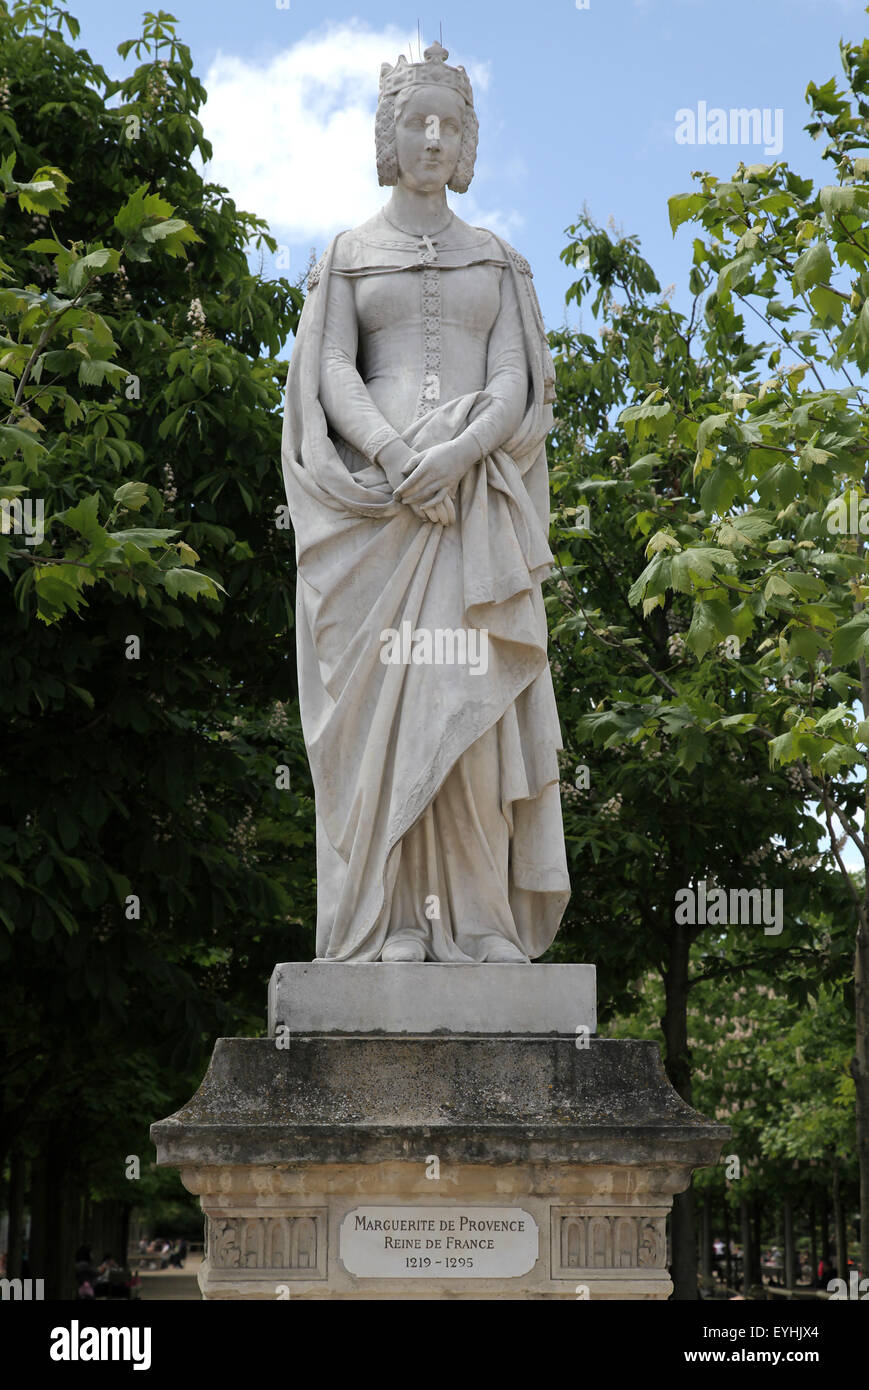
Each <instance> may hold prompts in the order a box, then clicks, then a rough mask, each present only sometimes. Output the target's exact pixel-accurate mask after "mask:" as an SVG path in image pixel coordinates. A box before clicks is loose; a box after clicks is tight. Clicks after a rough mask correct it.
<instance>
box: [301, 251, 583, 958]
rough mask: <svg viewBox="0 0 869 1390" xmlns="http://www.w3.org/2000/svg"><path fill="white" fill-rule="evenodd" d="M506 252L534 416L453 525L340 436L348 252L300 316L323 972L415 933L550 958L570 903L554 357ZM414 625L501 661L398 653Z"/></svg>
mask: <svg viewBox="0 0 869 1390" xmlns="http://www.w3.org/2000/svg"><path fill="white" fill-rule="evenodd" d="M493 240H494V239H493ZM498 245H499V247H500V250H501V252H502V253H503V257H504V261H505V263H506V265H507V267H508V269H507V271H506V272H505V273H507V274H509V275H510V276H511V277H512V290H514V291H515V300H514V301H513V303H514V306H515V302H516V300H518V303H519V306H520V310H521V316H522V331H523V337H524V344H525V353H526V359H527V368H528V403H527V408H526V410H525V412H524V415H523V418H522V420H521V423H520V425H519V426H518V429H517V430H516V432H515V433H514V435H513V437H512V438H511V439H509V440H506V441H505V443H504V446H503V447H500V448H494V449H492V451H491V452H490V453H487V454H486V456H485V457H484V458H483V459H482V461H481V462H480V463H478V464H474V465H473V466H472V467H471V469H470V470H469V472H468V473H467V474H466V475H465V477H464V478H463V480H462V482H461V484H460V486H459V490H458V493H457V495H456V511H457V520H456V524H455V525H454V526H449V527H442V526H436V525H432V524H430V523H429V522H426V521H423V520H420V519H419V518H418V517H417V516H416V515H415V514H414V513H413V512H412V511H411V509H410V508H409V507H408V506H406V505H404V504H402V503H401V502H396V501H394V500H393V496H392V489H391V487H390V485H389V483H388V482H387V480H386V478H385V475H384V474H383V473H382V471H381V469H380V468H379V467H378V466H377V465H376V464H373V465H369V466H367V467H363V468H361V469H359V470H358V471H356V472H351V471H350V470H349V469H348V467H347V464H346V462H345V460H344V459H343V458H342V456H341V452H340V445H339V446H338V447H336V442H335V439H334V438H333V437H332V436H331V435H330V424H329V420H328V419H327V416H326V413H325V411H324V409H323V405H322V402H321V380H320V378H321V364H322V351H323V339H324V323H325V317H326V306H327V302H328V295H329V286H330V278H331V262H332V259H333V255H334V247H335V243H333V246H332V247H331V248H330V250H329V252H327V255H326V257H325V258H324V261H323V262H322V265H321V267H320V275H319V283H318V284H317V287H316V289H315V290H314V291H312V293H311V294H309V296H308V299H307V301H306V304H305V309H304V311H303V314H302V318H301V322H300V325H299V332H298V335H297V339H296V344H295V348H294V352H293V358H292V363H291V366H290V371H289V375H288V379H287V394H286V403H285V412H284V438H283V450H282V462H283V472H284V480H285V484H286V489H287V499H288V502H289V506H290V511H291V515H292V520H293V525H294V529H295V534H296V552H297V562H298V581H297V605H296V606H297V643H298V664H299V689H300V703H301V715H302V724H303V730H304V734H305V741H306V744H307V748H308V756H309V759H310V763H311V770H312V775H313V781H314V789H315V796H316V810H317V873H318V889H317V891H318V914H317V958H318V959H323V960H359V961H364V960H377V959H379V957H380V954H381V952H382V950H383V947H384V945H385V943H386V940H387V937H388V936H391V935H394V934H395V932H396V931H398V930H400V929H404V930H412V931H416V932H418V933H420V934H421V935H423V936H424V937H425V942H426V949H427V953H428V955H429V958H431V959H436V960H450V961H461V960H469V959H483V958H484V956H485V944H484V943H485V938H486V937H487V935H488V936H490V937H491V936H493V935H494V936H502V937H506V938H507V939H509V940H511V941H512V942H513V944H514V945H518V946H519V947H520V949H521V950H522V951H524V953H525V954H526V955H528V956H537V955H540V954H541V953H542V952H543V951H544V950H545V949H546V947H547V946H548V945H549V944H550V942H551V941H552V939H553V937H554V935H555V932H556V930H557V927H558V923H559V921H560V919H561V915H562V913H563V911H564V907H565V904H566V902H567V898H568V895H569V886H568V877H567V866H566V858H565V851H564V836H563V830H562V824H561V808H560V801H559V794H558V764H557V750H558V749H559V748H560V746H561V744H560V734H559V726H558V716H557V711H556V707H555V699H554V695H553V691H552V682H551V677H550V673H549V667H548V663H547V657H546V643H547V632H546V618H545V612H544V608H543V601H542V596H541V592H540V585H541V583H542V580H543V579H544V578H545V577H546V576H547V575H548V573H549V569H550V566H551V563H552V556H551V554H550V551H549V547H548V542H547V527H548V517H549V489H548V475H547V469H546V455H545V448H544V441H545V438H546V434H547V431H548V429H549V427H550V425H551V418H552V417H551V406H550V404H549V402H550V401H551V399H552V396H553V391H552V386H553V373H552V362H551V358H550V356H549V352H548V347H547V345H546V339H545V336H544V334H543V328H542V322H541V320H540V314H539V308H538V306H537V301H536V296H535V294H534V290H533V287H532V285H531V281H530V277H529V276H528V275H527V274H525V273H524V272H523V270H522V269H521V266H520V264H517V258H514V255H511V253H510V248H508V247H506V246H504V245H503V244H501V243H498ZM489 404H490V398H489V397H488V396H487V394H486V391H485V390H482V391H473V392H469V393H468V394H467V395H464V396H460V397H456V398H454V399H451V400H447V401H445V402H443V403H441V404H439V405H437V406H436V407H435V408H433V409H431V410H430V411H428V412H427V413H426V414H425V415H423V417H422V418H421V419H418V420H416V421H415V422H414V423H413V424H412V425H410V426H409V427H408V428H407V429H406V430H405V431H403V432H401V437H402V438H403V439H404V440H405V441H406V442H407V443H408V444H409V445H410V446H411V447H412V449H413V450H414V451H419V450H422V449H424V448H427V447H430V446H431V445H433V444H436V443H441V442H444V441H447V440H450V439H455V438H457V437H458V436H459V435H460V434H461V433H462V432H463V431H464V430H465V429H466V428H467V427H468V426H469V425H473V422H474V420H475V419H479V418H481V417H482V416H484V415H485V412H486V410H487V406H488V405H489ZM407 623H409V624H411V625H412V630H413V631H417V630H419V631H424V632H427V633H432V632H435V631H437V630H440V631H445V630H446V631H450V632H455V631H456V630H465V631H468V630H471V629H478V630H480V632H481V633H485V634H486V648H487V662H486V669H485V670H483V669H482V668H481V666H480V664H479V663H478V665H477V667H476V668H475V667H474V666H473V665H471V664H470V663H468V664H465V665H461V664H455V663H451V664H415V663H414V662H413V661H412V660H411V661H410V662H409V663H405V662H404V661H397V662H389V661H387V660H385V659H384V656H383V653H384V638H383V634H384V633H387V632H389V631H390V630H393V631H400V630H401V629H402V624H407ZM471 865H476V870H475V874H474V876H473V877H472V878H471V879H469V868H470V866H471ZM433 901H434V903H435V906H433ZM408 917H411V919H412V920H407V919H408Z"/></svg>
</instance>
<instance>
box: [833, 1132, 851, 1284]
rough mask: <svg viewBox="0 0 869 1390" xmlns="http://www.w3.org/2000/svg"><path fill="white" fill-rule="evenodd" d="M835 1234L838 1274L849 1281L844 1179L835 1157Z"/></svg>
mask: <svg viewBox="0 0 869 1390" xmlns="http://www.w3.org/2000/svg"><path fill="white" fill-rule="evenodd" d="M833 1234H834V1236H835V1240H836V1274H837V1275H838V1277H839V1278H840V1279H844V1280H845V1283H846V1284H847V1282H848V1242H847V1239H846V1236H845V1208H844V1205H843V1203H842V1179H841V1176H840V1173H839V1160H838V1159H837V1158H834V1159H833Z"/></svg>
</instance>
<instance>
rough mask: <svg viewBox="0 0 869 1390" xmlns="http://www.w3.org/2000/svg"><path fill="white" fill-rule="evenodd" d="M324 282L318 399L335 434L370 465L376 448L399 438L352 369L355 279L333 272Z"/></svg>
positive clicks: (355, 342) (355, 328)
mask: <svg viewBox="0 0 869 1390" xmlns="http://www.w3.org/2000/svg"><path fill="white" fill-rule="evenodd" d="M328 286H329V302H328V304H327V306H326V319H325V327H324V333H323V353H322V362H321V367H320V401H321V404H322V406H323V409H324V411H325V412H326V418H327V419H328V421H329V424H330V426H331V427H332V429H333V430H334V431H335V433H336V434H339V435H340V436H341V438H342V439H344V440H346V442H347V443H348V444H350V445H351V446H352V447H353V448H354V449H356V450H357V451H358V452H359V453H360V454H362V455H363V456H364V457H365V458H367V459H368V460H369V461H370V462H371V463H374V462H376V459H377V454H378V452H379V451H380V450H381V449H383V448H384V447H385V445H387V444H389V443H391V442H392V440H394V439H397V438H398V437H399V436H398V433H397V431H396V430H394V429H393V428H392V425H390V423H389V421H388V420H387V419H386V418H385V416H383V415H381V413H380V411H379V410H378V409H377V406H376V405H375V404H374V402H373V401H372V399H371V396H370V395H369V393H368V391H367V389H366V387H365V383H364V381H363V380H362V378H361V376H360V375H359V373H358V371H357V370H356V352H357V348H358V344H359V329H358V325H357V322H356V301H355V296H354V293H353V283H352V281H351V280H349V279H347V278H346V277H345V276H343V275H336V274H334V273H333V274H332V275H330V276H329V280H328Z"/></svg>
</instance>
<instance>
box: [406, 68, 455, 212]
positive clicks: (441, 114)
mask: <svg viewBox="0 0 869 1390" xmlns="http://www.w3.org/2000/svg"><path fill="white" fill-rule="evenodd" d="M463 112H464V102H463V101H462V98H461V97H460V96H459V95H458V93H457V92H453V91H450V89H449V88H446V89H444V88H441V87H435V86H430V87H428V86H422V87H411V89H410V91H409V93H408V94H407V96H405V97H404V98H403V100H399V101H397V102H396V109H395V147H396V151H397V153H398V181H399V183H403V184H404V185H405V187H406V188H410V189H412V190H413V191H414V192H415V193H436V192H437V190H438V189H439V188H444V187H446V185H447V184H448V183H449V181H450V179H451V178H452V176H453V172H454V170H455V167H456V164H457V163H458V158H459V151H460V149H461V145H462V115H463Z"/></svg>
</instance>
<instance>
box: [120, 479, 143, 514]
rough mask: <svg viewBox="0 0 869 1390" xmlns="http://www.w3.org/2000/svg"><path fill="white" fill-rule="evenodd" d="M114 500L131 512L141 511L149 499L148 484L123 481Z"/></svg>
mask: <svg viewBox="0 0 869 1390" xmlns="http://www.w3.org/2000/svg"><path fill="white" fill-rule="evenodd" d="M114 500H115V501H116V502H120V504H121V506H122V507H126V508H127V509H128V510H129V511H131V512H140V511H141V510H142V508H143V507H144V506H145V503H146V502H147V501H148V484H147V483H123V484H122V485H121V486H120V487H119V488H116V490H115V493H114Z"/></svg>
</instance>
